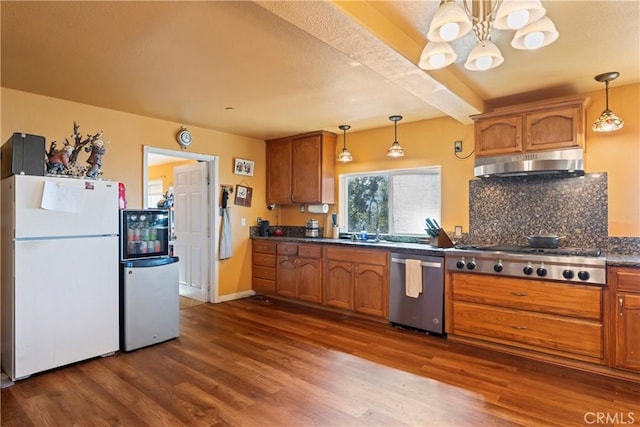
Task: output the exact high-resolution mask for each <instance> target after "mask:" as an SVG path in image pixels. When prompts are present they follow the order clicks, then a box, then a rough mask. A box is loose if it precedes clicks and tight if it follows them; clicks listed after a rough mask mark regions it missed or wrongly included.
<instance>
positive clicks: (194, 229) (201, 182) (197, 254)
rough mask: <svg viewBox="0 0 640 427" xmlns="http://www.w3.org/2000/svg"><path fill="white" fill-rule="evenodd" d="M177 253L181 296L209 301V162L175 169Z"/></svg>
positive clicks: (175, 248) (175, 250) (175, 249)
mask: <svg viewBox="0 0 640 427" xmlns="http://www.w3.org/2000/svg"><path fill="white" fill-rule="evenodd" d="M173 176H174V179H173V182H174V195H175V196H174V213H175V234H176V240H175V244H174V252H175V254H176V255H177V256H178V257H179V258H180V262H179V269H180V273H179V281H180V295H182V296H186V297H189V298H193V299H196V300H198V301H207V299H208V295H207V294H208V291H209V276H210V274H209V250H210V248H209V232H210V230H209V208H208V206H209V199H208V195H209V191H208V189H209V184H208V181H209V180H208V176H209V174H208V163H207V162H198V163H193V164H189V165H185V166H177V167H175V168H174V169H173Z"/></svg>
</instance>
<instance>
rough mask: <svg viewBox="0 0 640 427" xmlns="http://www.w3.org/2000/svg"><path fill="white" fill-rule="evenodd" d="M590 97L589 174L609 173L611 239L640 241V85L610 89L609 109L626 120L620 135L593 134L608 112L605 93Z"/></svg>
mask: <svg viewBox="0 0 640 427" xmlns="http://www.w3.org/2000/svg"><path fill="white" fill-rule="evenodd" d="M614 84H615V83H614ZM588 95H589V96H590V97H591V107H590V108H589V110H588V111H587V125H588V129H587V151H586V154H585V164H586V169H587V171H588V172H607V175H608V183H609V235H610V236H618V237H640V124H639V123H638V122H639V121H640V84H633V85H627V86H621V87H616V86H613V87H611V86H610V87H609V108H610V109H611V110H613V112H615V113H616V114H617V115H618V116H619V117H621V118H622V119H623V120H624V127H623V128H622V129H620V130H618V131H616V132H611V133H605V134H597V133H595V132H593V131H592V130H591V125H592V124H593V122H595V121H596V119H597V118H598V116H600V114H601V113H602V111H603V110H604V108H605V91H604V90H599V91H596V92H590V93H589V94H588Z"/></svg>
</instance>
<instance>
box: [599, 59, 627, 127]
mask: <svg viewBox="0 0 640 427" xmlns="http://www.w3.org/2000/svg"><path fill="white" fill-rule="evenodd" d="M619 75H620V73H618V72H617V71H610V72H608V73H602V74H598V75H597V76H595V77H594V79H596V81H599V82H604V83H605V99H606V104H605V109H604V111H603V112H602V114H600V117H598V120H596V122H595V123H594V124H593V127H592V129H593V131H594V132H613V131H614V130H618V129H622V126H624V120H622V119H621V118H620V117H618V116H616V115H615V114H614V112H613V111H611V110H609V82H610V81H611V80H615V79H617V78H618V76H619Z"/></svg>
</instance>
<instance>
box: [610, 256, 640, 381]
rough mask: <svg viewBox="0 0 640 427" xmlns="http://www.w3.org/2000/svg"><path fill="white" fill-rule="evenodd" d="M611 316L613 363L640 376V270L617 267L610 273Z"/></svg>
mask: <svg viewBox="0 0 640 427" xmlns="http://www.w3.org/2000/svg"><path fill="white" fill-rule="evenodd" d="M608 282H609V286H610V292H612V293H613V294H614V298H611V303H612V307H611V316H612V319H611V320H612V322H611V324H612V326H613V331H612V334H611V335H612V338H613V339H612V343H611V350H612V357H611V360H612V363H613V364H614V367H616V368H622V369H629V370H633V371H637V372H640V268H623V267H614V268H610V269H609V271H608Z"/></svg>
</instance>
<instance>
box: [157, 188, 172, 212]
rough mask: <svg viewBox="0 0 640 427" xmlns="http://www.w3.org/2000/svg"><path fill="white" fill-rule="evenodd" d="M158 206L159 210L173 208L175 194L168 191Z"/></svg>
mask: <svg viewBox="0 0 640 427" xmlns="http://www.w3.org/2000/svg"><path fill="white" fill-rule="evenodd" d="M157 206H158V207H159V208H170V207H171V206H173V193H169V192H168V191H167V192H166V193H164V196H162V199H160V200H158V203H157Z"/></svg>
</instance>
